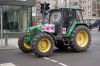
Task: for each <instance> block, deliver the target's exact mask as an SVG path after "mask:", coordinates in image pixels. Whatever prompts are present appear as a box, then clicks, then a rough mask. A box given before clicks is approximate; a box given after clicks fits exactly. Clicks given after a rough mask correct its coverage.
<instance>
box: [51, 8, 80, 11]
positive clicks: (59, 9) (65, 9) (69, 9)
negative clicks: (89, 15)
mask: <svg viewBox="0 0 100 66" xmlns="http://www.w3.org/2000/svg"><path fill="white" fill-rule="evenodd" d="M73 10H76V11H77V10H80V11H82V9H75V8H58V9H51V10H50V12H62V11H73Z"/></svg>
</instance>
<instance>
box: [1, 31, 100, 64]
mask: <svg viewBox="0 0 100 66" xmlns="http://www.w3.org/2000/svg"><path fill="white" fill-rule="evenodd" d="M91 35H92V42H91V46H90V48H89V49H88V50H87V51H86V52H82V53H75V52H72V51H67V50H65V51H61V50H58V49H56V48H54V51H53V55H52V56H51V57H43V58H38V57H36V56H35V55H34V54H33V53H29V54H25V53H23V52H21V51H20V50H19V49H18V46H17V43H18V42H17V41H18V38H16V39H14V38H11V39H9V41H8V47H6V48H5V47H3V48H1V49H0V66H100V32H97V31H96V30H95V31H94V30H93V31H91Z"/></svg>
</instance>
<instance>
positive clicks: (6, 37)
mask: <svg viewBox="0 0 100 66" xmlns="http://www.w3.org/2000/svg"><path fill="white" fill-rule="evenodd" d="M4 37H5V47H7V46H8V35H5V36H4Z"/></svg>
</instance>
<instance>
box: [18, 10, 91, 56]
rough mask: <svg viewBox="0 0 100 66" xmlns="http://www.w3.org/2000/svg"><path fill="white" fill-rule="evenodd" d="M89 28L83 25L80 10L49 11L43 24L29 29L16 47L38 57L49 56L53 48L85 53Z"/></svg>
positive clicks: (88, 44)
mask: <svg viewBox="0 0 100 66" xmlns="http://www.w3.org/2000/svg"><path fill="white" fill-rule="evenodd" d="M88 28H89V27H88V26H87V25H86V24H85V23H84V20H83V18H82V10H81V9H73V8H59V9H51V10H50V11H49V18H48V21H46V22H45V24H42V25H37V26H32V27H29V28H28V29H27V31H26V34H25V35H23V36H22V37H20V38H19V41H18V46H19V48H20V50H21V51H23V52H24V53H29V52H33V53H34V54H35V55H36V56H38V57H45V56H50V55H51V54H52V52H53V46H56V47H57V48H58V49H61V50H62V49H64V50H67V48H70V49H71V50H73V51H75V52H83V51H86V50H87V49H88V48H89V46H90V43H91V35H90V31H89V29H88Z"/></svg>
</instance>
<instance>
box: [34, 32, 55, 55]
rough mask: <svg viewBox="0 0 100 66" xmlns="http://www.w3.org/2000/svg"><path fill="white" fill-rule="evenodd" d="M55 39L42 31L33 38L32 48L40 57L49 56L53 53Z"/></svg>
mask: <svg viewBox="0 0 100 66" xmlns="http://www.w3.org/2000/svg"><path fill="white" fill-rule="evenodd" d="M53 45H54V40H53V38H52V37H51V36H50V35H49V34H47V33H41V34H38V35H36V36H35V37H34V38H33V43H32V50H33V52H34V54H35V55H36V56H38V57H47V56H50V55H51V54H52V51H53Z"/></svg>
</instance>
